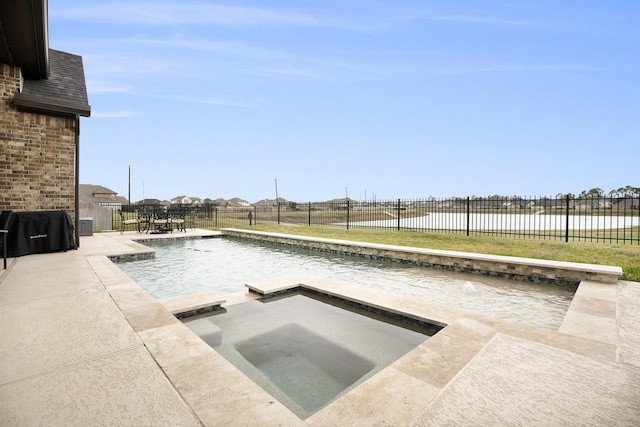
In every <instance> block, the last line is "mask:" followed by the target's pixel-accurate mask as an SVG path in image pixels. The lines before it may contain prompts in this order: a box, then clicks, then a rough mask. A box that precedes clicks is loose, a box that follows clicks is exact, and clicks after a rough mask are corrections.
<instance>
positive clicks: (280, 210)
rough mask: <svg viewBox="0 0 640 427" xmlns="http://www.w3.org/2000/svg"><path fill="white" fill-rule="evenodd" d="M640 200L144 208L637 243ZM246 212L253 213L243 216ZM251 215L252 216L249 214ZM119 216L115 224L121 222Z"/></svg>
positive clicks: (227, 222)
mask: <svg viewBox="0 0 640 427" xmlns="http://www.w3.org/2000/svg"><path fill="white" fill-rule="evenodd" d="M639 207H640V197H589V198H571V197H562V198H549V197H539V198H519V197H513V198H470V197H467V198H449V199H434V198H429V199H395V200H376V201H362V202H358V201H355V200H350V199H345V200H338V201H331V202H308V203H296V202H287V203H281V204H279V205H274V206H267V207H258V206H251V207H221V206H214V205H210V204H209V205H198V206H185V205H171V206H170V207H162V206H145V207H144V209H142V210H141V209H139V207H138V208H137V209H136V207H135V206H132V208H133V210H134V211H135V212H129V213H127V215H129V216H131V215H136V214H139V213H141V212H142V211H144V212H151V211H154V210H156V211H157V210H162V211H168V212H169V213H170V214H171V215H176V216H182V217H184V218H185V220H186V223H187V225H188V227H194V228H195V227H198V228H221V227H234V226H245V225H249V221H251V222H252V223H253V224H258V223H266V222H272V223H273V222H275V223H278V224H297V225H323V226H331V227H343V228H367V229H386V230H413V231H428V232H443V233H460V234H466V235H495V236H504V237H514V238H535V239H547V240H564V241H565V242H569V241H589V242H601V243H626V244H640V208H639ZM249 214H251V215H249ZM250 216H251V218H250ZM119 222H120V219H119V216H118V218H117V219H114V228H117V227H119V226H120V224H119Z"/></svg>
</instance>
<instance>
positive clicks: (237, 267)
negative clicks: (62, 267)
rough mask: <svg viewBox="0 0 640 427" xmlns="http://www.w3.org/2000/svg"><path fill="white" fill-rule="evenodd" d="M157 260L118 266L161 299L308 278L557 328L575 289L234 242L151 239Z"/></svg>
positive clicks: (231, 291)
mask: <svg viewBox="0 0 640 427" xmlns="http://www.w3.org/2000/svg"><path fill="white" fill-rule="evenodd" d="M144 244H145V245H147V246H149V247H151V248H153V249H155V250H156V256H155V258H154V259H147V260H141V261H134V262H124V263H118V266H119V267H120V268H121V269H122V270H123V271H124V272H126V273H127V274H128V275H129V276H130V277H132V278H133V279H134V280H135V281H136V282H137V283H138V284H139V285H140V286H142V287H143V288H144V289H145V290H146V291H147V292H148V293H149V294H151V295H152V296H154V297H155V298H166V297H171V296H177V295H187V294H192V293H196V292H202V291H213V292H216V293H218V294H220V295H225V294H230V293H237V292H244V291H245V287H244V284H245V283H248V282H254V281H260V280H265V279H271V278H274V277H279V276H284V275H289V274H294V273H309V274H313V275H316V276H322V277H327V278H336V279H340V280H343V281H347V282H351V283H355V284H359V285H362V286H367V287H372V288H375V289H381V290H384V291H386V292H389V293H392V294H396V295H403V296H408V297H412V298H416V299H419V300H424V301H429V302H431V303H436V304H441V305H446V306H451V307H456V308H461V309H464V310H469V311H473V312H477V313H480V314H483V315H486V316H491V317H497V318H501V319H506V320H511V321H515V322H519V323H526V324H530V325H534V326H538V327H543V328H548V329H554V330H557V329H558V328H559V327H560V325H561V323H562V320H563V318H564V315H565V313H566V311H567V309H568V307H569V304H570V303H571V299H572V298H573V294H574V293H575V288H572V287H566V286H555V285H549V284H532V283H526V282H518V281H512V280H506V279H501V278H494V277H487V276H480V275H470V274H463V273H457V272H449V271H443V270H434V269H431V268H428V267H420V266H416V265H411V264H402V263H396V262H391V261H382V260H371V259H365V258H362V257H357V256H349V255H338V254H334V253H326V252H320V251H314V250H307V249H299V248H294V247H289V246H283V245H277V244H267V243H262V242H255V241H249V240H243V239H235V238H214V239H177V240H176V239H163V240H161V241H153V242H145V243H144Z"/></svg>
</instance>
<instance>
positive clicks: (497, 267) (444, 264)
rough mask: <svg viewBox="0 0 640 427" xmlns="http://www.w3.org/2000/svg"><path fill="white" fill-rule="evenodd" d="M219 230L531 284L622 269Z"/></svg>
mask: <svg viewBox="0 0 640 427" xmlns="http://www.w3.org/2000/svg"><path fill="white" fill-rule="evenodd" d="M221 231H222V232H223V233H224V235H226V236H232V237H237V238H244V239H253V240H260V241H266V242H271V243H278V244H283V245H291V246H298V247H302V248H309V249H316V250H321V251H329V252H337V253H347V254H354V255H359V256H364V257H368V258H380V259H387V260H395V261H398V260H399V261H402V262H410V263H415V264H418V265H424V266H428V267H434V268H443V269H447V270H452V271H461V272H465V273H475V274H485V275H492V276H500V277H504V278H507V279H514V280H522V281H529V282H534V283H541V282H544V283H552V284H570V285H577V284H578V283H580V282H581V281H583V280H589V281H596V282H603V283H612V284H614V283H616V282H617V281H618V279H619V278H620V276H622V268H621V267H617V266H607V265H596V264H583V263H575V262H564V261H550V260H541V259H534V258H521V257H509V256H500V255H487V254H476V253H470V252H456V251H443V250H436V249H423V248H413V247H407V246H394V245H384V244H376V243H362V242H353V241H346V240H337V239H325V238H318V237H306V236H295V235H289V234H279V233H268V232H261V231H251V230H241V229H234V228H223V229H221Z"/></svg>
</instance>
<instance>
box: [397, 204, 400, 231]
mask: <svg viewBox="0 0 640 427" xmlns="http://www.w3.org/2000/svg"><path fill="white" fill-rule="evenodd" d="M397 211H398V231H400V199H398V209H397Z"/></svg>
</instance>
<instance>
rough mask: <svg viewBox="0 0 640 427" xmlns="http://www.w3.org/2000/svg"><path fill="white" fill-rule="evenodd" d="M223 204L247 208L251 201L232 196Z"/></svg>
mask: <svg viewBox="0 0 640 427" xmlns="http://www.w3.org/2000/svg"><path fill="white" fill-rule="evenodd" d="M225 205H226V206H232V207H241V208H248V207H250V206H251V203H249V202H247V201H246V200H243V199H239V198H237V197H234V198H233V199H229V200H227V201H226V203H225Z"/></svg>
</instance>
